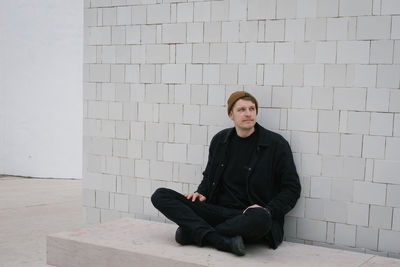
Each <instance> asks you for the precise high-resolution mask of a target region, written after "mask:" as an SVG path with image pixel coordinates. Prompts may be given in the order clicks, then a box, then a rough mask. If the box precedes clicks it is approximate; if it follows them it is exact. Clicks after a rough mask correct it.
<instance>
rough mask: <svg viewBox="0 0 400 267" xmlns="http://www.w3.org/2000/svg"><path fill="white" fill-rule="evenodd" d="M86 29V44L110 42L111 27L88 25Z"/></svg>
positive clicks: (106, 43)
mask: <svg viewBox="0 0 400 267" xmlns="http://www.w3.org/2000/svg"><path fill="white" fill-rule="evenodd" d="M88 31H89V32H88V45H108V44H111V27H90V28H89V30H88Z"/></svg>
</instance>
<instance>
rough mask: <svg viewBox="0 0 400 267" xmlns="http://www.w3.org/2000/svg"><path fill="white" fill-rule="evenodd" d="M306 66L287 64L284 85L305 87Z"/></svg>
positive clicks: (284, 72)
mask: <svg viewBox="0 0 400 267" xmlns="http://www.w3.org/2000/svg"><path fill="white" fill-rule="evenodd" d="M303 68H304V65H301V64H285V65H284V71H283V84H284V85H285V86H303V85H304V69H303Z"/></svg>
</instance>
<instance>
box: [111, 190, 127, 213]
mask: <svg viewBox="0 0 400 267" xmlns="http://www.w3.org/2000/svg"><path fill="white" fill-rule="evenodd" d="M114 201H115V209H116V210H118V211H124V212H128V210H129V198H128V195H125V194H115V200H114Z"/></svg>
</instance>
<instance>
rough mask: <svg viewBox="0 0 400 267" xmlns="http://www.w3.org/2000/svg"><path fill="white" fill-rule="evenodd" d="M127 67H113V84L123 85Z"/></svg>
mask: <svg viewBox="0 0 400 267" xmlns="http://www.w3.org/2000/svg"><path fill="white" fill-rule="evenodd" d="M124 75H125V66H124V65H111V82H114V83H122V82H124V80H125V76H124Z"/></svg>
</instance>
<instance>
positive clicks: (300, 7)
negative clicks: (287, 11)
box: [297, 0, 318, 18]
mask: <svg viewBox="0 0 400 267" xmlns="http://www.w3.org/2000/svg"><path fill="white" fill-rule="evenodd" d="M317 6H318V1H317V0H312V1H310V0H299V1H297V17H298V18H308V17H309V18H314V17H316V15H317Z"/></svg>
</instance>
